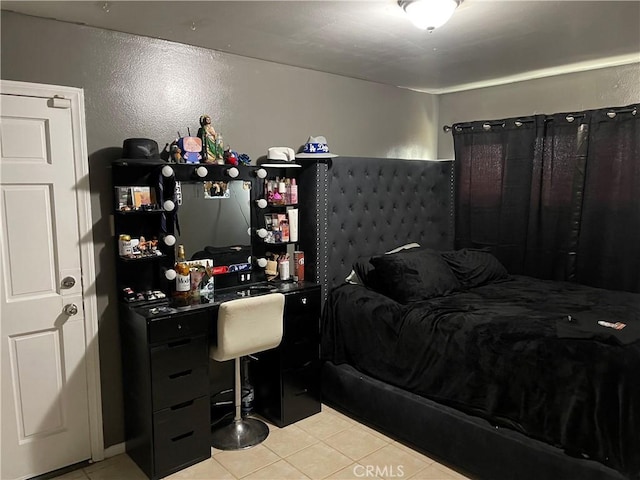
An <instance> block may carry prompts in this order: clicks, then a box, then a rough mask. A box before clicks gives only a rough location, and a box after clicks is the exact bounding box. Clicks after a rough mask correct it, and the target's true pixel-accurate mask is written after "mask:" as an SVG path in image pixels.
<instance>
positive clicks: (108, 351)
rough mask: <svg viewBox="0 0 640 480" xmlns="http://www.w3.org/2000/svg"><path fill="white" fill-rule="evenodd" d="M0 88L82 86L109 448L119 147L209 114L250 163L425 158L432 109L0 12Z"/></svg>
mask: <svg viewBox="0 0 640 480" xmlns="http://www.w3.org/2000/svg"><path fill="white" fill-rule="evenodd" d="M1 21H2V25H1V27H2V43H1V48H2V51H1V55H2V65H1V72H2V78H3V79H5V80H19V81H26V82H34V83H47V84H54V85H68V86H74V87H81V88H83V89H84V92H85V102H86V105H85V106H86V118H87V142H88V149H89V165H90V179H91V195H92V210H93V221H94V231H93V237H94V242H95V256H96V264H97V265H96V266H97V270H98V277H97V278H96V288H97V292H98V313H99V321H100V361H101V376H102V401H103V421H104V439H105V445H106V446H110V445H114V444H116V443H119V442H121V441H123V440H124V425H123V410H122V391H121V374H120V368H121V367H120V351H119V338H118V326H117V297H116V295H115V279H114V267H113V265H114V262H115V258H114V252H113V248H112V245H111V233H110V226H109V214H110V211H111V207H112V206H111V186H110V180H109V178H110V177H109V175H110V172H109V170H108V166H109V163H110V162H111V160H113V159H114V158H118V156H119V155H120V147H121V145H122V140H123V139H125V138H130V137H148V138H153V139H155V140H156V141H157V142H158V143H159V144H160V147H161V148H162V147H163V146H164V143H165V142H168V141H171V140H173V138H174V137H175V136H176V131H177V130H180V132H181V133H182V134H185V133H186V132H187V127H190V128H191V132H192V133H194V134H195V132H196V131H197V128H198V118H199V116H200V115H201V114H202V113H209V114H210V115H211V117H212V119H213V123H214V126H215V127H216V129H217V130H218V131H219V132H221V133H222V135H223V136H224V139H225V141H226V142H228V143H229V144H230V145H231V146H232V147H233V148H234V149H235V150H238V151H239V152H245V153H248V154H249V155H250V156H251V158H252V159H254V160H255V159H257V158H258V157H259V156H261V155H264V154H266V151H267V148H268V147H271V146H280V145H282V146H285V145H286V146H290V147H293V148H296V149H297V148H298V147H299V146H300V145H302V144H304V142H305V140H306V139H307V137H308V136H309V135H324V136H326V137H327V139H328V141H329V146H330V148H331V151H332V152H335V153H339V154H342V155H348V156H372V157H383V158H387V157H393V158H410V159H418V158H420V159H433V158H435V156H436V133H435V132H436V129H435V127H436V119H437V98H436V97H434V96H431V95H427V94H421V93H416V92H411V91H407V90H402V89H398V88H393V87H389V86H384V85H380V84H375V83H370V82H364V81H359V80H354V79H350V78H344V77H340V76H336V75H330V74H325V73H319V72H314V71H310V70H304V69H300V68H293V67H287V66H283V65H278V64H274V63H269V62H263V61H260V60H254V59H249V58H244V57H239V56H234V55H227V54H222V53H219V52H215V51H211V50H206V49H202V48H195V47H191V46H187V45H182V44H177V43H171V42H166V41H160V40H155V39H150V38H145V37H137V36H133V35H128V34H121V33H117V32H112V31H107V30H101V29H95V28H91V27H84V26H80V25H74V24H69V23H62V22H57V21H54V20H45V19H39V18H34V17H29V16H24V15H19V14H14V13H10V12H5V11H3V12H2V15H1Z"/></svg>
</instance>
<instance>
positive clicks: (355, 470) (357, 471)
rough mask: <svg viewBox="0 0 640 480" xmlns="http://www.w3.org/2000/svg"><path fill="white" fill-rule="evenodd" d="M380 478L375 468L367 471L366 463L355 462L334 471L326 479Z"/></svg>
mask: <svg viewBox="0 0 640 480" xmlns="http://www.w3.org/2000/svg"><path fill="white" fill-rule="evenodd" d="M363 479H366V480H380V478H379V477H376V476H375V473H374V472H373V470H370V471H367V470H366V467H365V466H364V465H360V464H359V463H353V464H351V465H349V466H348V467H346V468H343V469H342V470H340V471H338V472H336V473H332V474H331V475H329V476H328V477H326V478H325V480H363Z"/></svg>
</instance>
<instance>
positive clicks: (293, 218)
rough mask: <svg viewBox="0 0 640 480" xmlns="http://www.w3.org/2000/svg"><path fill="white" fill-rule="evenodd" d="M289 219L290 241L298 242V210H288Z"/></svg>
mask: <svg viewBox="0 0 640 480" xmlns="http://www.w3.org/2000/svg"><path fill="white" fill-rule="evenodd" d="M287 217H288V218H289V241H290V242H297V241H298V209H297V208H290V209H289V210H287Z"/></svg>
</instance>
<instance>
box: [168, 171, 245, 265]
mask: <svg viewBox="0 0 640 480" xmlns="http://www.w3.org/2000/svg"><path fill="white" fill-rule="evenodd" d="M180 190H181V194H182V200H181V204H180V206H179V209H178V212H177V214H178V221H179V226H180V233H179V234H178V233H177V232H176V236H177V238H178V240H177V243H180V244H182V245H184V248H185V251H186V255H187V258H213V261H214V265H232V264H238V263H246V262H248V257H249V256H250V255H251V236H250V235H249V231H250V227H251V209H250V202H251V182H248V181H245V180H231V181H226V182H222V181H204V182H203V181H200V182H181V184H180Z"/></svg>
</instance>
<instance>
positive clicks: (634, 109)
mask: <svg viewBox="0 0 640 480" xmlns="http://www.w3.org/2000/svg"><path fill="white" fill-rule="evenodd" d="M637 111H638V107H637V106H635V105H634V106H631V107H622V108H610V109H608V111H607V116H608V117H609V118H615V116H616V115H617V114H618V113H631V114H632V115H635V114H636V112H637ZM584 117H586V113H577V114H575V115H571V114H568V115H567V116H566V117H565V118H566V119H567V121H568V122H573V121H574V120H575V119H577V118H584ZM533 121H534V118H532V117H523V118H518V119H516V120H515V121H514V124H515V126H516V127H519V126H521V125H522V124H524V123H532V122H533ZM544 121H545V122H552V121H553V115H547V118H545V119H544ZM472 123H477V122H465V123H462V124H458V127H459V128H471V127H472V125H471V124H472ZM504 124H505V121H504V120H494V121H487V122H484V123H483V124H482V126H483V128H484V129H485V130H490V129H491V127H495V126H504ZM452 129H453V127H452V126H451V125H444V126H443V127H442V130H443V131H444V132H445V133H449V132H450V131H451V130H452Z"/></svg>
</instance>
